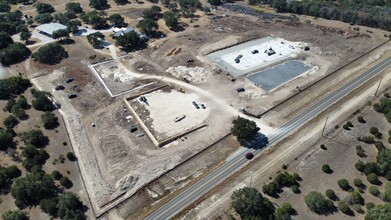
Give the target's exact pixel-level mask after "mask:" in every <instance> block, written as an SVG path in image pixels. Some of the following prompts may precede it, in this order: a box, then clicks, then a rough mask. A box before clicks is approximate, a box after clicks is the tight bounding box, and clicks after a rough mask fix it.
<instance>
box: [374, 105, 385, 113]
mask: <svg viewBox="0 0 391 220" xmlns="http://www.w3.org/2000/svg"><path fill="white" fill-rule="evenodd" d="M373 109H375V111H377V112H379V113H382V112H383V111H382V108H381V107H380V104H379V103H375V104H373Z"/></svg>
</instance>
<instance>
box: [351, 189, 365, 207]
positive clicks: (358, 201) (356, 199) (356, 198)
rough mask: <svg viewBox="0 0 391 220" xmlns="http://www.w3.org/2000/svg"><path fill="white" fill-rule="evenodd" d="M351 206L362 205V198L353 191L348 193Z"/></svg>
mask: <svg viewBox="0 0 391 220" xmlns="http://www.w3.org/2000/svg"><path fill="white" fill-rule="evenodd" d="M350 195H351V198H352V202H353V204H360V205H363V204H364V198H363V197H362V196H361V194H360V193H359V192H357V191H353V192H351V193H350Z"/></svg>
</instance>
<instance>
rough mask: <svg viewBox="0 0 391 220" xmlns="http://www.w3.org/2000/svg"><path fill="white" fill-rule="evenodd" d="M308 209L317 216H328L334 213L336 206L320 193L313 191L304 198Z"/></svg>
mask: <svg viewBox="0 0 391 220" xmlns="http://www.w3.org/2000/svg"><path fill="white" fill-rule="evenodd" d="M304 201H305V203H306V204H307V207H308V208H309V209H310V210H311V211H313V212H315V213H317V214H327V213H330V212H332V211H333V209H334V204H333V202H332V201H331V200H329V199H327V198H326V197H325V196H324V195H322V194H321V193H319V192H315V191H312V192H310V193H308V194H307V195H306V196H305V197H304Z"/></svg>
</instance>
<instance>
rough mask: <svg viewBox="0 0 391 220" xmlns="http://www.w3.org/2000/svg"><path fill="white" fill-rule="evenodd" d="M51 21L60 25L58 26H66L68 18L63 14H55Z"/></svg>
mask: <svg viewBox="0 0 391 220" xmlns="http://www.w3.org/2000/svg"><path fill="white" fill-rule="evenodd" d="M53 20H54V21H56V22H58V23H60V24H64V25H65V24H67V23H68V22H69V21H70V19H69V17H68V16H67V15H66V14H64V13H56V14H54V15H53Z"/></svg>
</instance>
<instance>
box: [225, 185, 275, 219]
mask: <svg viewBox="0 0 391 220" xmlns="http://www.w3.org/2000/svg"><path fill="white" fill-rule="evenodd" d="M231 199H232V207H233V208H234V209H235V211H236V212H237V213H238V214H239V215H240V217H241V218H242V219H251V218H253V219H254V218H258V219H270V218H271V217H272V215H273V213H274V206H273V204H272V203H271V202H270V201H269V200H268V199H266V198H264V197H263V196H262V194H261V193H259V192H258V191H257V190H256V189H255V188H250V187H244V188H241V189H238V190H235V191H234V193H233V194H232V195H231Z"/></svg>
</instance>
